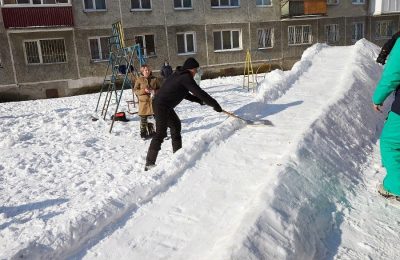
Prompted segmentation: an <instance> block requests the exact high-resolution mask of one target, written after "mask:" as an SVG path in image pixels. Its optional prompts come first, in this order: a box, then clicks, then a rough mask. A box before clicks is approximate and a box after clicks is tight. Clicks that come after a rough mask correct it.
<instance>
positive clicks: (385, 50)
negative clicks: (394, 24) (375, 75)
mask: <svg viewBox="0 0 400 260" xmlns="http://www.w3.org/2000/svg"><path fill="white" fill-rule="evenodd" d="M399 37H400V31H399V32H397V33H395V34H394V35H393V36H392V38H390V39H389V40H388V41H387V42H386V43H385V44H384V45H383V47H382V49H381V52H380V53H379V55H378V58H376V62H377V63H380V64H382V65H385V63H386V58H387V56H389V54H390V51H391V50H392V48H393V46H394V44H395V43H396V41H397V39H398V38H399Z"/></svg>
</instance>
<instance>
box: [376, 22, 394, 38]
mask: <svg viewBox="0 0 400 260" xmlns="http://www.w3.org/2000/svg"><path fill="white" fill-rule="evenodd" d="M393 28H394V25H393V21H379V22H377V23H376V26H375V37H376V39H386V38H390V37H392V35H393Z"/></svg>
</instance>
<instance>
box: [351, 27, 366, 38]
mask: <svg viewBox="0 0 400 260" xmlns="http://www.w3.org/2000/svg"><path fill="white" fill-rule="evenodd" d="M362 38H364V23H353V24H352V28H351V40H352V41H353V42H356V41H358V40H360V39H362Z"/></svg>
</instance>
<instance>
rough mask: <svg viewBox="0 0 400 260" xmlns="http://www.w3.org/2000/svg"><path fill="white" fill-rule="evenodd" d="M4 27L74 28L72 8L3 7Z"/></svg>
mask: <svg viewBox="0 0 400 260" xmlns="http://www.w3.org/2000/svg"><path fill="white" fill-rule="evenodd" d="M1 12H2V15H3V22H4V27H5V28H6V29H8V28H27V27H28V28H29V27H58V26H64V27H72V26H74V18H73V14H72V6H40V7H36V6H34V7H29V6H24V7H14V6H13V7H4V6H3V7H2V8H1Z"/></svg>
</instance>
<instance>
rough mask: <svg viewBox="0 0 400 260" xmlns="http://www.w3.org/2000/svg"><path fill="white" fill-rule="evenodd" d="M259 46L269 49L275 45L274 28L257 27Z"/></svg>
mask: <svg viewBox="0 0 400 260" xmlns="http://www.w3.org/2000/svg"><path fill="white" fill-rule="evenodd" d="M257 36H258V48H259V49H267V48H272V47H273V38H274V29H273V28H265V29H257Z"/></svg>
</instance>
